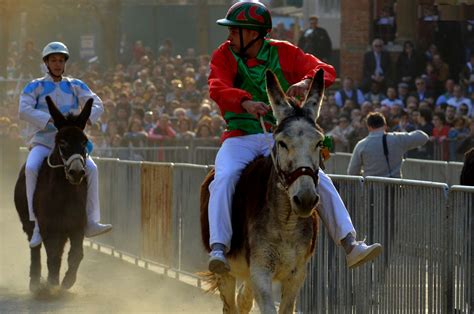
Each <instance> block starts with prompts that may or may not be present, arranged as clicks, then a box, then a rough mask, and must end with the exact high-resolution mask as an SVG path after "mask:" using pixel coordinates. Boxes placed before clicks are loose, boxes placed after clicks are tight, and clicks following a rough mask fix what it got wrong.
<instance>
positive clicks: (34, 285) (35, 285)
mask: <svg viewBox="0 0 474 314" xmlns="http://www.w3.org/2000/svg"><path fill="white" fill-rule="evenodd" d="M40 289H41V281H40V280H39V279H30V292H31V293H37V292H38V291H39V290H40Z"/></svg>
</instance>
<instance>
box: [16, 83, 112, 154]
mask: <svg viewBox="0 0 474 314" xmlns="http://www.w3.org/2000/svg"><path fill="white" fill-rule="evenodd" d="M46 96H49V97H51V99H52V100H53V102H54V103H55V104H56V106H57V107H58V109H59V110H60V111H61V112H62V114H63V115H67V114H68V113H73V114H79V113H80V112H81V110H82V106H84V104H85V103H86V101H87V100H88V99H89V98H93V99H94V103H93V104H92V111H91V115H90V117H89V120H90V121H91V122H92V123H95V122H97V120H99V117H100V115H101V114H102V112H104V107H103V105H102V100H101V99H100V98H99V96H97V95H96V94H95V93H93V92H92V91H91V90H90V89H89V87H88V86H87V85H86V84H85V83H84V82H83V81H81V80H78V79H74V78H70V77H64V76H63V78H62V80H61V81H60V82H54V81H53V79H52V77H51V76H50V75H49V74H46V75H45V76H44V77H42V78H39V79H35V80H33V81H31V82H30V83H28V84H27V85H26V86H25V88H24V89H23V92H22V93H21V95H20V108H19V114H20V119H22V120H25V121H27V122H28V128H27V134H26V135H27V142H28V145H30V146H34V145H44V146H47V147H49V148H53V147H54V137H55V136H56V132H57V129H56V127H55V126H54V125H53V123H48V121H49V119H50V118H51V115H50V114H49V110H48V105H47V104H46V100H45V97H46Z"/></svg>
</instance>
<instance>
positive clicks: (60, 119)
mask: <svg viewBox="0 0 474 314" xmlns="http://www.w3.org/2000/svg"><path fill="white" fill-rule="evenodd" d="M46 103H47V104H48V110H49V114H50V115H51V117H52V118H53V123H54V126H55V127H56V129H58V130H59V129H60V128H62V127H63V126H64V125H65V124H66V118H64V116H63V114H62V113H61V111H59V109H58V107H56V105H55V104H54V102H53V100H52V99H51V97H49V96H46Z"/></svg>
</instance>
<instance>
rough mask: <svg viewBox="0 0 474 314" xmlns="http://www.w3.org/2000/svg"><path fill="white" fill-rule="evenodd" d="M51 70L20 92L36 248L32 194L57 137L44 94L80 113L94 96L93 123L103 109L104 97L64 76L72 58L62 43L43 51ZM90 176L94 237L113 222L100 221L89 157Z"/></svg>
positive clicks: (89, 209) (96, 181)
mask: <svg viewBox="0 0 474 314" xmlns="http://www.w3.org/2000/svg"><path fill="white" fill-rule="evenodd" d="M42 57H43V61H44V64H45V65H46V68H47V69H48V73H46V74H45V76H44V77H42V78H38V79H35V80H33V81H31V82H30V83H28V84H27V85H26V86H25V88H24V89H23V92H22V93H21V95H20V106H19V115H20V119H22V120H25V121H26V122H28V128H27V133H28V137H29V138H28V146H29V148H30V149H31V151H30V153H29V154H28V159H27V160H26V166H25V176H26V196H27V199H28V210H29V215H30V220H31V221H34V222H35V228H34V231H33V236H32V238H31V240H30V247H32V248H33V247H36V246H38V245H40V244H41V242H42V241H43V240H42V238H41V230H40V229H39V226H38V222H37V220H36V217H35V214H34V211H33V195H34V193H35V188H36V181H37V178H38V172H39V169H40V167H41V165H42V164H43V161H44V159H45V158H46V157H47V156H48V155H49V154H50V152H51V150H52V149H53V147H54V138H55V136H56V132H57V129H56V128H55V126H54V124H53V120H52V118H51V115H50V114H49V110H48V106H47V105H46V101H45V97H46V96H49V97H51V99H52V100H53V101H54V103H55V104H56V105H57V106H58V108H59V110H60V111H61V112H62V113H63V114H68V113H74V114H78V113H79V112H80V109H81V108H80V107H81V106H82V105H84V103H85V102H86V101H87V100H88V99H89V98H93V99H94V103H93V105H92V112H91V115H90V118H89V120H90V122H91V123H95V122H97V120H98V119H99V117H100V115H101V114H102V112H103V111H104V107H103V105H102V100H101V99H100V98H99V97H98V96H97V95H96V94H95V93H93V92H92V91H91V90H90V89H89V87H88V86H87V85H86V84H85V83H84V82H82V81H81V80H78V79H74V78H70V77H65V76H63V74H64V70H65V67H66V62H67V60H68V59H69V50H68V48H67V47H66V45H64V44H63V43H61V42H51V43H49V44H47V45H46V46H45V47H44V49H43V53H42ZM86 175H87V186H88V187H87V205H86V211H87V226H86V229H85V236H86V237H93V236H96V235H99V234H102V233H105V232H107V231H110V230H111V229H112V225H110V224H101V223H99V221H100V204H99V190H98V185H99V177H98V171H97V166H96V164H95V163H94V161H92V158H90V157H88V158H87V160H86Z"/></svg>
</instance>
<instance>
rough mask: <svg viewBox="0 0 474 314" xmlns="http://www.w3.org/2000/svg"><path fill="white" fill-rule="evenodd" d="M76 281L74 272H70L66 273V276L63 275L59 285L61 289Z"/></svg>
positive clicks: (67, 287) (69, 286) (70, 285)
mask: <svg viewBox="0 0 474 314" xmlns="http://www.w3.org/2000/svg"><path fill="white" fill-rule="evenodd" d="M75 282H76V274H75V273H74V274H72V273H66V276H64V279H63V282H62V283H61V287H62V288H63V289H66V290H67V289H70V288H71V287H72V286H73V285H74V283H75Z"/></svg>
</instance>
